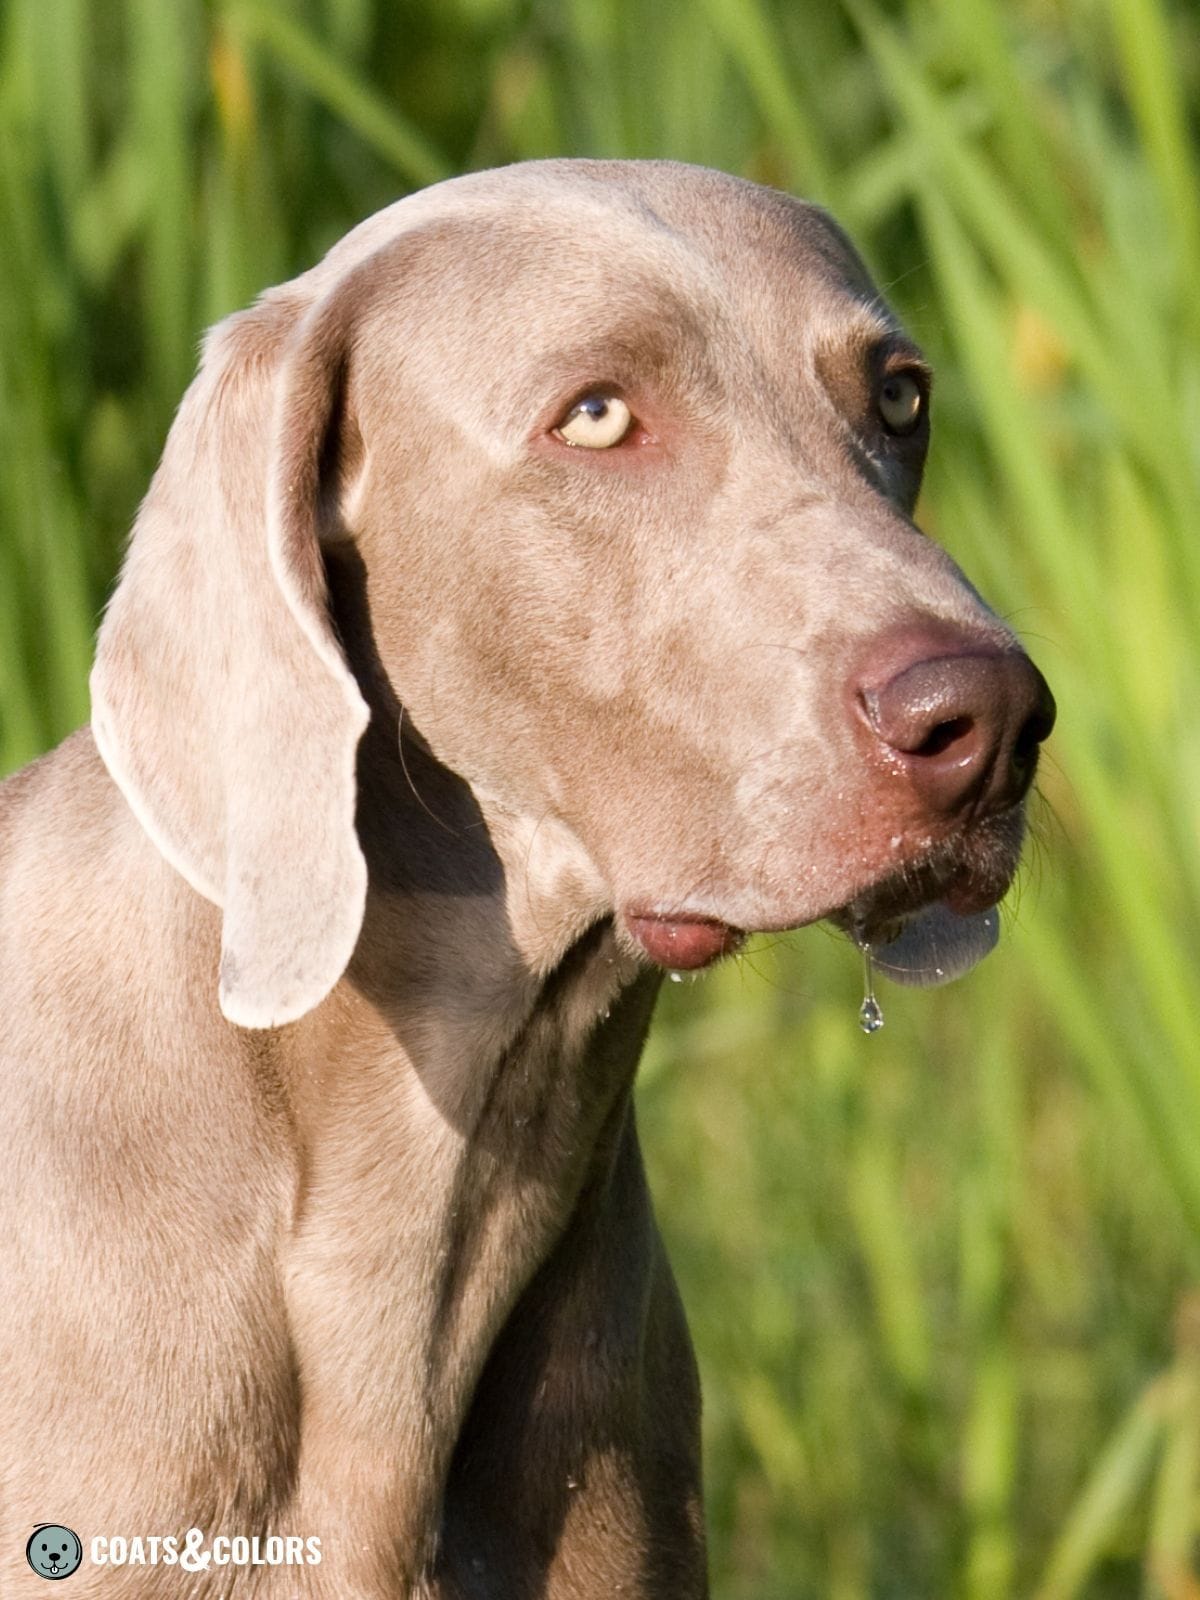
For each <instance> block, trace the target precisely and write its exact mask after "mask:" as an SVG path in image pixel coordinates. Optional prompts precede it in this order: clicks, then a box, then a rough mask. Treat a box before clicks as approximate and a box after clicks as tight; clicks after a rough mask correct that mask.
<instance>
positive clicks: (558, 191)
mask: <svg viewBox="0 0 1200 1600" xmlns="http://www.w3.org/2000/svg"><path fill="white" fill-rule="evenodd" d="M360 263H361V264H364V265H366V266H368V267H373V268H374V269H375V270H374V271H372V272H371V275H370V276H371V283H372V288H371V298H372V299H373V301H374V304H375V307H376V309H377V310H378V309H380V308H382V309H383V311H384V313H385V314H388V313H389V312H391V311H394V312H395V313H396V314H397V315H402V314H403V311H404V309H405V305H406V304H408V305H411V304H412V303H413V302H414V301H418V302H419V303H420V305H421V308H422V315H423V319H424V317H425V316H426V314H429V315H430V320H431V321H433V322H436V323H438V324H440V328H438V329H436V330H433V331H431V328H430V320H423V341H424V345H425V350H424V355H425V358H426V360H427V363H428V364H429V365H430V366H431V368H435V369H436V368H438V367H439V366H440V364H442V363H444V362H446V361H447V360H449V359H450V358H451V352H452V351H453V350H455V349H456V348H459V349H461V351H462V355H463V361H465V366H464V365H463V364H462V363H461V362H460V363H459V365H458V370H459V371H464V370H466V369H469V368H471V367H474V366H476V365H481V366H482V365H488V364H491V365H493V366H494V364H495V361H496V359H497V355H498V352H502V353H503V355H504V358H505V359H504V363H503V366H504V370H505V372H506V374H508V375H509V377H511V378H515V377H516V376H517V375H518V374H519V373H520V372H521V371H522V370H528V371H531V372H532V371H533V370H535V368H536V369H537V370H538V371H544V370H545V368H544V366H543V361H544V358H545V356H546V355H547V354H548V353H549V354H551V355H553V356H557V357H561V358H562V365H563V367H564V369H565V368H567V367H569V366H570V364H571V357H572V355H574V354H577V355H578V356H580V357H581V358H582V357H583V356H585V355H588V354H593V353H594V354H595V355H596V357H597V358H598V359H599V360H600V368H598V369H597V371H596V372H595V373H594V374H592V375H593V376H603V375H604V374H603V371H602V370H601V369H602V368H603V366H604V364H605V363H604V360H603V357H604V353H605V349H606V347H608V349H609V350H611V351H612V353H614V354H616V355H618V356H619V355H620V353H621V350H622V348H624V349H626V350H629V349H631V348H635V347H636V348H637V349H639V350H640V351H641V352H642V353H643V354H644V355H645V356H646V358H647V359H646V361H645V362H644V363H641V364H642V365H645V366H647V367H649V366H652V365H655V364H657V366H658V367H659V368H660V370H661V369H662V368H663V367H664V366H665V365H666V359H665V356H664V352H665V351H667V350H674V351H675V352H676V353H677V355H679V356H680V357H687V359H689V360H691V362H692V371H693V372H696V371H700V370H712V369H713V367H714V365H715V366H721V367H723V368H724V369H725V370H726V371H727V372H729V373H730V375H731V376H732V367H734V366H736V365H738V364H740V362H741V359H742V357H744V356H746V355H749V353H750V352H753V359H752V365H753V366H755V367H757V368H760V369H762V370H770V368H771V367H772V366H774V365H776V364H777V363H778V364H779V366H780V367H781V369H784V370H785V369H786V368H787V367H788V366H789V364H790V365H791V367H792V369H793V370H794V368H795V364H796V362H797V361H798V360H799V361H805V360H806V353H807V356H809V357H811V356H812V355H813V354H814V353H815V352H816V351H818V350H820V349H823V348H824V347H825V346H826V345H827V344H828V343H829V342H830V341H831V340H832V341H835V342H838V343H840V344H841V345H842V346H847V345H858V346H862V345H865V344H869V343H872V342H876V341H878V340H879V339H881V338H883V337H885V336H886V335H888V334H889V333H891V332H893V331H895V328H896V324H895V322H894V320H893V319H892V317H891V315H890V313H889V312H888V311H887V308H886V307H885V306H884V304H883V302H882V300H881V299H880V298H879V296H878V295H877V293H876V291H875V289H874V286H873V284H872V283H871V280H870V278H869V276H868V275H867V273H866V270H865V268H864V267H863V265H862V263H861V261H860V259H859V258H858V256H857V254H856V253H855V251H854V248H853V246H852V245H851V244H850V243H849V241H848V240H847V239H846V237H845V235H844V234H842V232H841V230H840V229H839V228H838V227H837V225H836V224H835V223H834V222H833V221H832V219H831V218H829V217H828V216H827V215H826V214H825V213H824V212H823V211H821V210H820V209H819V208H817V207H814V206H811V205H808V204H806V203H804V202H802V201H799V200H795V199H792V198H791V197H790V196H787V195H784V194H781V193H779V192H777V191H774V190H769V189H764V188H762V187H760V186H759V185H755V184H751V183H747V182H745V181H743V180H740V179H735V178H730V177H729V176H727V175H726V174H722V173H715V172H709V171H707V170H706V169H702V168H694V167H688V166H683V165H680V164H675V163H659V162H546V163H533V164H530V165H525V166H520V167H515V168H505V169H501V170H500V171H497V172H490V173H483V174H474V175H471V176H469V177H467V178H464V179H456V180H452V181H451V182H449V183H446V184H442V185H438V186H437V187H435V188H434V189H430V190H425V191H422V192H421V193H420V194H417V195H414V196H412V197H410V198H409V199H408V200H404V201H401V202H399V203H398V204H397V205H396V206H394V207H392V208H390V209H389V211H386V212H383V213H380V214H379V215H378V216H376V217H375V218H371V219H369V220H368V222H366V223H365V224H363V225H362V226H361V227H360V228H359V229H357V230H355V232H354V233H352V234H350V235H347V237H346V239H345V240H343V241H342V243H341V245H339V246H337V247H335V250H334V251H333V252H331V254H330V256H329V257H327V258H326V263H323V269H329V268H334V267H336V268H339V269H340V271H341V272H346V271H347V270H353V269H354V267H355V266H356V265H358V264H360ZM739 347H740V350H739ZM638 364H639V363H637V362H633V363H631V366H637V365H638Z"/></svg>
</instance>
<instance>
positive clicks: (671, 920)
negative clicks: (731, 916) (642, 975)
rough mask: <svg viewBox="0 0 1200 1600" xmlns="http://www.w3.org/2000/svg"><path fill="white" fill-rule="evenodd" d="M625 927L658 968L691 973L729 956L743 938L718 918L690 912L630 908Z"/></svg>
mask: <svg viewBox="0 0 1200 1600" xmlns="http://www.w3.org/2000/svg"><path fill="white" fill-rule="evenodd" d="M624 922H625V926H626V927H627V928H628V930H629V932H630V934H631V936H632V937H633V939H634V941H635V943H636V944H637V945H638V946H639V947H640V949H641V950H642V951H643V953H644V954H645V955H647V956H648V957H649V959H650V960H651V961H653V962H654V963H655V965H656V966H659V967H667V968H670V969H672V970H674V971H678V972H694V971H697V970H698V969H699V968H700V967H707V966H711V964H712V963H713V962H714V961H718V960H720V958H721V957H722V956H726V955H729V954H730V953H731V951H733V950H736V949H737V947H738V946H739V945H740V944H741V943H742V941H743V940H744V939H745V937H746V935H745V932H744V930H743V929H741V928H736V927H734V926H733V924H732V923H729V922H723V921H722V920H721V919H720V918H719V917H713V916H707V915H704V914H702V913H699V912H693V911H662V910H658V909H646V908H644V907H630V908H628V909H626V911H625V913H624Z"/></svg>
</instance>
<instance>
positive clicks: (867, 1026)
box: [858, 939, 883, 1033]
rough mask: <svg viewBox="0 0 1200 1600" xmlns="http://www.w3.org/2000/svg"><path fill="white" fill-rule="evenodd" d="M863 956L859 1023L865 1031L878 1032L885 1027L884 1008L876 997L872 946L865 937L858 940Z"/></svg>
mask: <svg viewBox="0 0 1200 1600" xmlns="http://www.w3.org/2000/svg"><path fill="white" fill-rule="evenodd" d="M858 948H859V949H860V950H861V951H862V958H863V1003H862V1005H861V1006H859V1008H858V1025H859V1027H860V1028H861V1029H862V1031H863V1032H864V1033H878V1032H879V1030H880V1028H882V1027H883V1008H882V1006H881V1005H880V1004H879V1001H878V1000H876V998H875V970H874V966H873V964H872V961H871V946H870V945H869V944H868V943H867V941H866V940H865V939H860V940H859V941H858Z"/></svg>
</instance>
